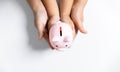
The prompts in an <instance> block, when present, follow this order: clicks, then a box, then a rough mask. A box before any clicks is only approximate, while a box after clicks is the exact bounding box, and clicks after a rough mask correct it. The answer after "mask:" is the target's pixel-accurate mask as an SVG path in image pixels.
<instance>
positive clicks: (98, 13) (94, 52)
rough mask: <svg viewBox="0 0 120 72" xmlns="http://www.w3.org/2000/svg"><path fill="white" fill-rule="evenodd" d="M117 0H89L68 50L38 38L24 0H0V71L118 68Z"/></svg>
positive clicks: (113, 71) (107, 71) (117, 71)
mask: <svg viewBox="0 0 120 72" xmlns="http://www.w3.org/2000/svg"><path fill="white" fill-rule="evenodd" d="M119 7H120V0H89V1H88V4H87V6H86V8H85V22H84V25H85V26H86V28H87V30H88V31H89V33H88V34H87V35H83V34H81V33H79V35H78V36H77V38H76V40H75V41H74V44H73V46H72V48H71V49H70V50H67V51H65V52H56V51H52V50H51V49H50V48H49V47H48V44H47V43H46V42H45V41H44V40H43V41H41V42H39V41H38V40H37V32H36V29H35V27H34V20H33V14H32V11H31V9H30V8H29V6H28V4H27V3H26V2H25V1H24V0H16V1H15V0H0V72H120V8H119Z"/></svg>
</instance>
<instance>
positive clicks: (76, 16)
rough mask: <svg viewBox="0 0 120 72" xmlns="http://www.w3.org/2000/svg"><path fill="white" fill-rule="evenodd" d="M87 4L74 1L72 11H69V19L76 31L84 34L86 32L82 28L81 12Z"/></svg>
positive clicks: (85, 1) (80, 0)
mask: <svg viewBox="0 0 120 72" xmlns="http://www.w3.org/2000/svg"><path fill="white" fill-rule="evenodd" d="M86 3H87V0H74V3H73V6H72V10H71V18H72V21H73V22H74V24H75V26H76V27H77V29H78V30H79V31H80V32H81V33H84V34H86V33H87V31H86V30H85V28H84V26H83V24H82V23H83V11H84V7H85V5H86Z"/></svg>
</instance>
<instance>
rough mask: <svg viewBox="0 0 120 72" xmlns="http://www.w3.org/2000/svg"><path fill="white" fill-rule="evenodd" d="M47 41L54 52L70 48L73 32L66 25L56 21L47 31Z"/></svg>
mask: <svg viewBox="0 0 120 72" xmlns="http://www.w3.org/2000/svg"><path fill="white" fill-rule="evenodd" d="M49 40H50V44H51V45H52V47H53V48H54V49H56V50H64V49H66V48H70V47H71V45H72V41H73V30H72V28H71V27H70V26H69V25H68V24H66V23H64V22H61V21H58V22H57V23H56V24H54V25H52V27H51V28H50V30H49Z"/></svg>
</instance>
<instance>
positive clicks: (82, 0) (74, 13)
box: [27, 0, 87, 49]
mask: <svg viewBox="0 0 120 72" xmlns="http://www.w3.org/2000/svg"><path fill="white" fill-rule="evenodd" d="M27 1H28V3H29V5H30V7H31V8H32V10H33V12H34V16H35V17H34V19H35V26H36V28H37V31H38V35H39V39H41V38H43V37H44V38H45V39H46V40H47V42H48V43H49V44H50V42H49V27H50V26H51V25H52V24H54V23H55V22H56V21H59V20H61V21H63V22H66V23H68V24H70V26H71V27H72V29H73V30H74V37H75V36H76V35H77V32H78V30H79V31H80V32H81V33H84V34H86V33H87V31H86V30H85V29H84V26H83V24H82V22H83V10H84V7H85V5H86V3H87V0H73V1H72V0H71V2H70V1H68V0H63V1H62V0H61V2H60V13H59V11H58V10H57V7H56V4H54V2H53V4H52V1H54V0H49V1H48V0H42V1H41V0H27ZM55 1H56V0H55ZM70 3H71V7H70ZM50 4H51V5H50ZM52 7H54V8H52ZM51 8H52V9H51ZM55 8H56V9H55ZM65 13H66V14H65ZM59 15H60V17H59ZM50 46H51V45H50ZM51 48H53V47H52V46H51ZM53 49H54V48H53Z"/></svg>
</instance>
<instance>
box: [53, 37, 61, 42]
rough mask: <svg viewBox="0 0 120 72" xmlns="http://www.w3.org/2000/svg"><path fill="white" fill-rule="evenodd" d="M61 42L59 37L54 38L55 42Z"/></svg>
mask: <svg viewBox="0 0 120 72" xmlns="http://www.w3.org/2000/svg"><path fill="white" fill-rule="evenodd" d="M59 40H60V38H59V37H58V36H55V37H53V39H52V41H53V42H57V41H59Z"/></svg>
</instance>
